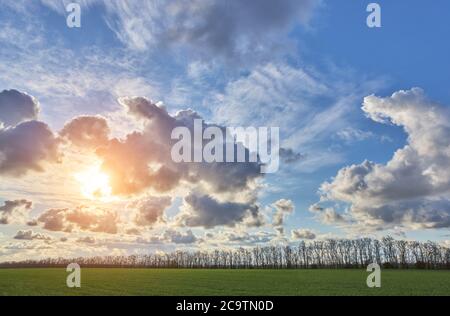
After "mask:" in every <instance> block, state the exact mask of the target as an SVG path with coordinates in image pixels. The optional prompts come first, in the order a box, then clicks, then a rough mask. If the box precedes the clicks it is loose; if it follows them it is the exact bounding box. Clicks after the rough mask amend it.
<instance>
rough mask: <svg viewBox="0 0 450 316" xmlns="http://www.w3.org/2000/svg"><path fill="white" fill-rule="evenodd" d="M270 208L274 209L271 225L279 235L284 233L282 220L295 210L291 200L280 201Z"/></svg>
mask: <svg viewBox="0 0 450 316" xmlns="http://www.w3.org/2000/svg"><path fill="white" fill-rule="evenodd" d="M272 207H273V208H275V213H274V215H273V219H272V225H273V226H274V227H275V229H277V230H278V231H279V232H280V233H281V234H283V233H284V229H283V225H284V220H285V218H286V217H287V216H289V215H290V214H292V213H293V212H294V210H295V205H294V203H293V202H292V201H291V200H286V199H281V200H278V201H276V202H275V203H273V204H272Z"/></svg>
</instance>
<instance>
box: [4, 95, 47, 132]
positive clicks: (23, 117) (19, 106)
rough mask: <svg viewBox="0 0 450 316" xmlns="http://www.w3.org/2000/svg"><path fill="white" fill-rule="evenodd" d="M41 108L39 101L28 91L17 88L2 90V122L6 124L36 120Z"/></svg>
mask: <svg viewBox="0 0 450 316" xmlns="http://www.w3.org/2000/svg"><path fill="white" fill-rule="evenodd" d="M39 109H40V107H39V102H38V101H37V100H36V99H35V98H34V97H32V96H30V95H28V94H26V93H23V92H20V91H17V90H3V91H2V92H0V122H3V125H5V126H15V125H17V124H18V123H21V122H24V121H31V120H36V119H37V116H38V114H39Z"/></svg>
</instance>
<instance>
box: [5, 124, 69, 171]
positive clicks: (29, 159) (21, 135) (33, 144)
mask: <svg viewBox="0 0 450 316" xmlns="http://www.w3.org/2000/svg"><path fill="white" fill-rule="evenodd" d="M58 149H59V141H58V139H57V138H56V137H55V135H54V134H53V132H52V131H51V130H50V128H49V127H48V125H47V124H45V123H42V122H38V121H28V122H23V123H20V124H19V125H16V126H14V127H8V128H6V129H0V175H10V176H21V175H24V174H26V173H27V172H28V171H30V170H33V171H37V172H42V171H43V170H44V163H51V162H58V161H59V159H60V153H59V150H58Z"/></svg>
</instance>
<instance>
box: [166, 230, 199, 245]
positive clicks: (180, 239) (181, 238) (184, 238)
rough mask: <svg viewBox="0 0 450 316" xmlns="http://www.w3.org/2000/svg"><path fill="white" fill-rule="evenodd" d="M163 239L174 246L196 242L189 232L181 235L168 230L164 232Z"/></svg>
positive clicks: (195, 238)
mask: <svg viewBox="0 0 450 316" xmlns="http://www.w3.org/2000/svg"><path fill="white" fill-rule="evenodd" d="M164 239H165V240H167V241H168V242H172V243H175V244H192V243H195V242H196V241H197V237H195V235H194V234H193V233H192V231H191V230H188V231H186V232H184V233H183V232H179V231H176V230H172V229H169V230H166V231H165V232H164Z"/></svg>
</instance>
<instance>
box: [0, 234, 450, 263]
mask: <svg viewBox="0 0 450 316" xmlns="http://www.w3.org/2000/svg"><path fill="white" fill-rule="evenodd" d="M72 262H76V263H78V264H80V265H81V266H82V267H127V268H191V269H197V268H198V269H201V268H204V269H208V268H214V269H307V268H310V269H311V268H313V269H314V268H317V269H320V268H365V267H366V266H367V265H369V264H370V263H378V264H379V265H380V266H381V267H383V268H399V269H405V268H418V269H450V249H449V248H447V247H444V246H442V245H440V244H438V243H436V242H432V241H427V242H418V241H405V240H396V239H394V238H392V237H389V236H388V237H384V238H382V239H381V240H377V239H371V238H360V239H351V240H350V239H339V240H338V239H328V240H323V241H311V242H305V241H300V242H299V243H298V244H297V245H295V246H291V245H279V246H262V247H260V246H258V247H254V248H238V249H234V250H224V249H222V250H210V251H181V250H178V251H174V252H171V253H166V254H143V255H129V256H95V257H80V258H68V259H66V258H46V259H40V260H24V261H20V262H14V261H10V262H3V263H0V267H4V268H5V267H62V266H67V265H68V264H69V263H72Z"/></svg>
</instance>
